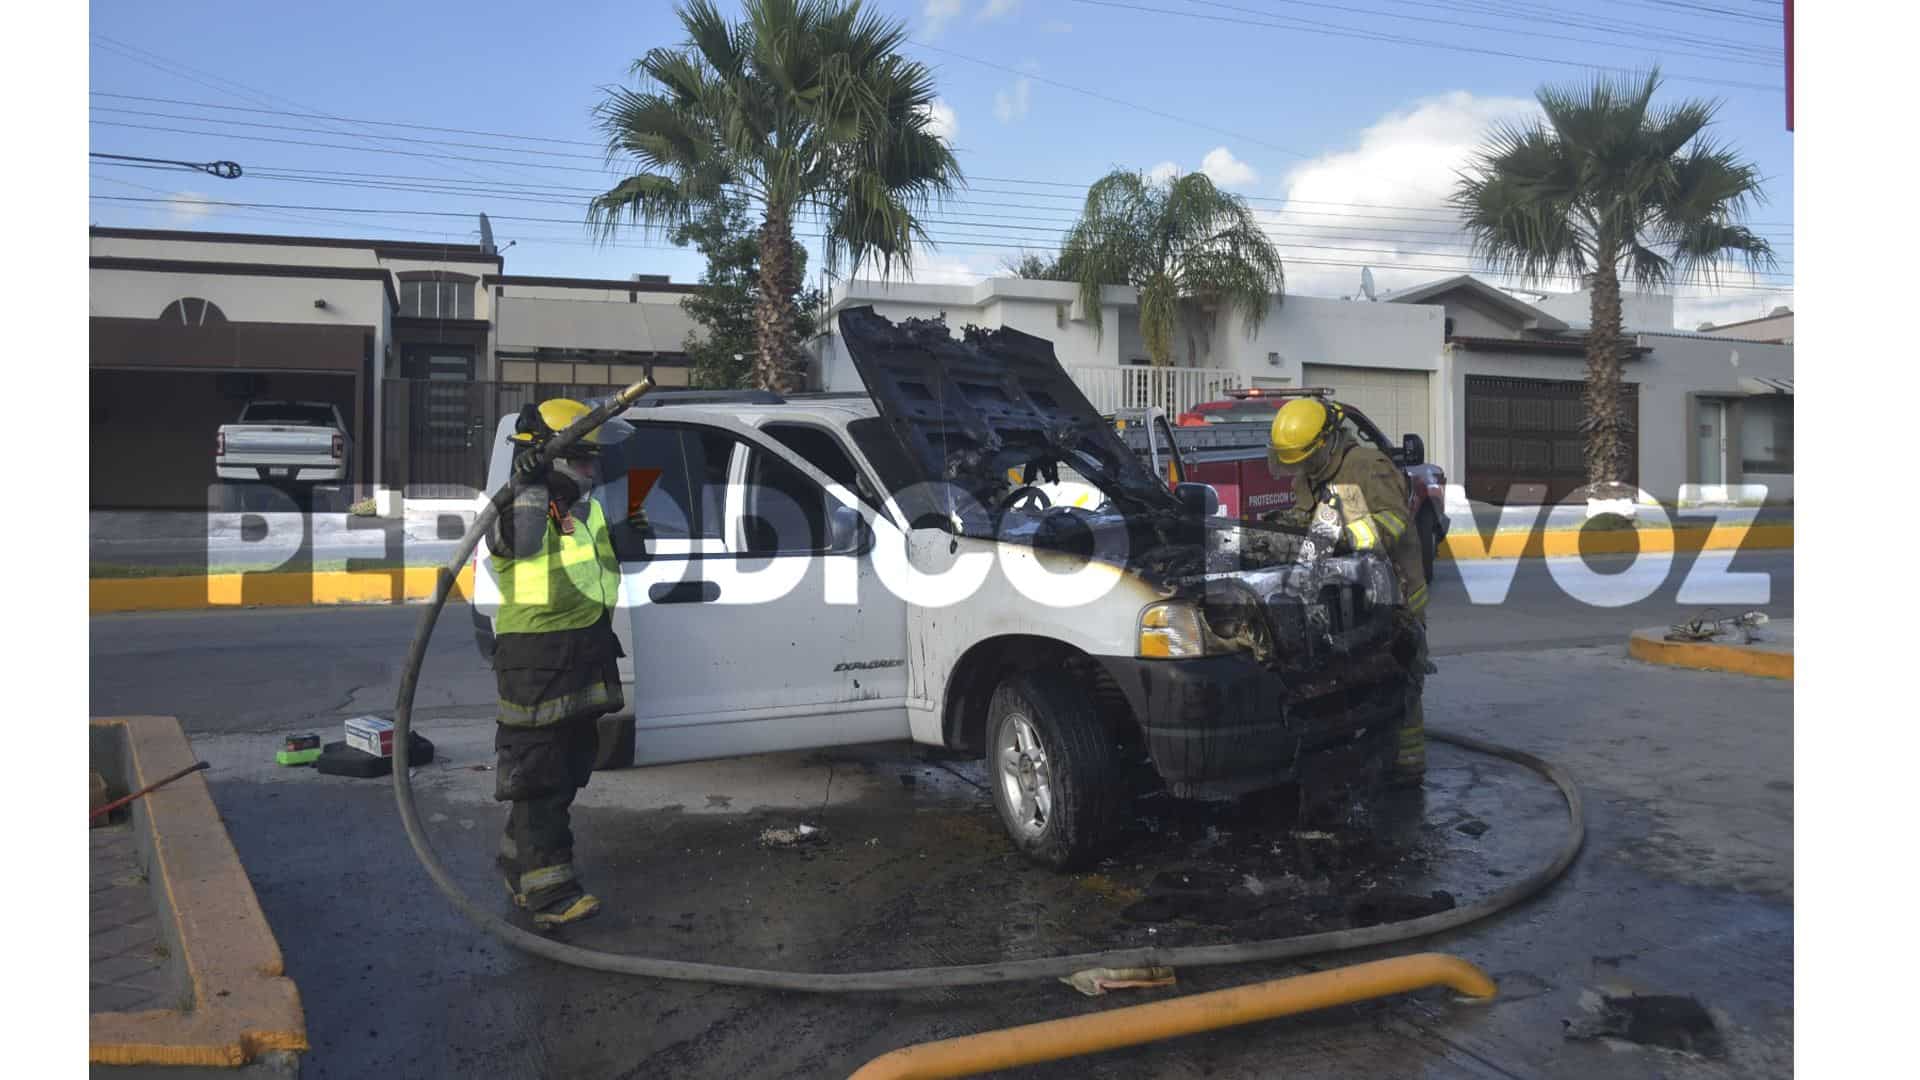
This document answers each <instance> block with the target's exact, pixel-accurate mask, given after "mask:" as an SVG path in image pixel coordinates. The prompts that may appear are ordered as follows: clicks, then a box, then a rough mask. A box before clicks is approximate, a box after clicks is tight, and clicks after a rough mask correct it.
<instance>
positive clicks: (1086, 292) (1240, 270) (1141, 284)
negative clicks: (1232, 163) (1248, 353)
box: [1056, 169, 1286, 367]
mask: <svg viewBox="0 0 1920 1080" xmlns="http://www.w3.org/2000/svg"><path fill="white" fill-rule="evenodd" d="M1056 265H1057V266H1058V267H1059V269H1060V271H1061V272H1062V273H1063V274H1065V275H1066V276H1068V277H1069V278H1070V280H1073V281H1077V282H1078V283H1079V285H1080V300H1081V305H1082V306H1083V307H1085V308H1086V310H1087V317H1088V318H1089V319H1091V320H1092V321H1093V325H1094V327H1095V329H1099V328H1100V287H1101V286H1102V285H1133V286H1135V287H1137V288H1138V289H1139V290H1140V337H1141V339H1142V340H1143V342H1144V343H1145V345H1146V349H1147V356H1148V358H1149V359H1151V360H1152V361H1153V363H1154V364H1155V365H1156V366H1160V367H1165V366H1166V365H1168V364H1170V363H1171V362H1172V360H1173V334H1174V331H1175V329H1176V328H1177V327H1178V326H1179V324H1180V314H1181V311H1180V309H1181V306H1182V305H1183V304H1185V303H1194V302H1197V303H1201V304H1219V303H1224V304H1227V305H1228V306H1230V307H1234V308H1238V309H1239V310H1240V311H1241V312H1242V314H1243V315H1244V316H1245V318H1246V321H1247V332H1248V333H1249V334H1251V333H1252V332H1254V331H1255V330H1257V329H1259V327H1260V324H1261V322H1263V321H1264V320H1265V319H1266V317H1267V305H1268V304H1269V303H1271V302H1272V301H1273V299H1274V297H1275V296H1276V295H1278V294H1279V293H1280V292H1281V291H1283V290H1284V289H1285V287H1286V273H1285V270H1284V269H1283V268H1282V267H1281V265H1280V253H1279V252H1278V251H1275V250H1274V247H1273V242H1272V241H1271V240H1269V239H1267V235H1266V233H1264V232H1262V231H1261V230H1260V226H1259V223H1258V222H1256V221H1255V220H1254V217H1253V212H1252V211H1251V210H1248V209H1247V204H1246V202H1245V201H1244V200H1242V199H1241V198H1240V197H1239V196H1237V195H1233V194H1231V193H1230V192H1225V191H1221V190H1220V189H1219V188H1217V187H1215V186H1213V181H1212V180H1210V179H1208V177H1207V175H1206V174H1205V173H1187V174H1185V175H1183V176H1176V177H1173V178H1171V179H1169V180H1167V181H1165V182H1161V183H1155V182H1154V181H1152V180H1149V179H1148V178H1147V177H1146V176H1145V175H1143V174H1141V173H1137V172H1129V171H1127V170H1125V169H1116V170H1114V171H1113V172H1111V173H1108V174H1107V175H1106V176H1104V177H1101V178H1100V179H1099V180H1098V181H1097V182H1095V183H1094V185H1093V187H1091V188H1089V189H1088V190H1087V202H1086V206H1085V208H1084V209H1082V210H1081V212H1080V220H1079V221H1077V222H1075V223H1074V225H1073V228H1072V229H1070V230H1068V232H1067V236H1066V240H1065V242H1064V243H1063V244H1062V245H1061V249H1060V258H1059V260H1058V262H1057V264H1056Z"/></svg>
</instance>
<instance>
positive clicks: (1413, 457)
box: [1400, 435, 1427, 465]
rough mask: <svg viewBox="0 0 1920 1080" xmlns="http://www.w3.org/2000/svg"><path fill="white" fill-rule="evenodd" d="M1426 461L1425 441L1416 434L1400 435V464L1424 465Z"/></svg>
mask: <svg viewBox="0 0 1920 1080" xmlns="http://www.w3.org/2000/svg"><path fill="white" fill-rule="evenodd" d="M1426 463H1427V443H1426V440H1425V439H1422V438H1421V437H1420V436H1418V435H1402V436H1400V464H1402V465H1425V464H1426Z"/></svg>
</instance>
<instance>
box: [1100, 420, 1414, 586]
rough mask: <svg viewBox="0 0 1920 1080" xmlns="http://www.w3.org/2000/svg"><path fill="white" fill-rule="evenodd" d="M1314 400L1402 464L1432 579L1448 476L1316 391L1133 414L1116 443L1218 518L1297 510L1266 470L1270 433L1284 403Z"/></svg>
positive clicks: (1406, 442) (1408, 444) (1282, 479)
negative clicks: (1197, 490)
mask: <svg viewBox="0 0 1920 1080" xmlns="http://www.w3.org/2000/svg"><path fill="white" fill-rule="evenodd" d="M1301 396H1313V397H1321V398H1326V399H1327V400H1328V401H1329V403H1331V404H1337V405H1339V406H1340V408H1341V410H1342V411H1343V412H1344V413H1345V415H1346V424H1347V429H1348V433H1349V434H1350V435H1351V436H1353V437H1354V438H1356V439H1359V440H1360V441H1362V442H1366V443H1370V444H1372V445H1374V446H1376V447H1378V448H1380V450H1382V451H1383V452H1385V453H1386V455H1387V456H1388V457H1390V458H1392V459H1393V460H1394V461H1395V462H1396V463H1398V464H1399V466H1400V468H1401V470H1402V472H1403V473H1404V474H1405V475H1406V478H1407V516H1408V520H1410V521H1413V522H1414V523H1415V524H1416V526H1417V527H1418V528H1419V531H1420V547H1421V556H1422V561H1423V562H1424V563H1425V564H1426V569H1427V576H1428V578H1429V579H1431V578H1432V576H1433V558H1434V553H1435V552H1436V551H1438V550H1439V547H1440V541H1441V540H1442V539H1444V538H1445V537H1446V535H1447V529H1448V527H1449V525H1450V524H1451V522H1450V521H1449V520H1448V518H1447V513H1446V500H1447V496H1446V483H1447V477H1446V473H1445V472H1444V471H1442V470H1441V468H1440V466H1438V465H1434V464H1430V463H1429V462H1428V461H1427V459H1426V458H1427V450H1426V443H1425V441H1424V440H1422V439H1421V438H1420V436H1418V435H1411V434H1409V435H1403V436H1401V439H1400V442H1399V444H1398V445H1395V444H1394V443H1391V442H1389V441H1388V440H1387V437H1386V436H1385V435H1383V434H1382V433H1381V431H1380V428H1379V427H1378V426H1377V425H1375V424H1374V422H1373V421H1372V420H1370V419H1368V418H1367V414H1366V413H1363V412H1361V411H1360V410H1359V409H1356V408H1354V407H1353V406H1351V405H1348V404H1345V403H1344V402H1335V401H1333V399H1332V391H1330V390H1325V389H1319V388H1306V387H1303V388H1300V389H1286V390H1268V389H1250V390H1235V391H1231V392H1230V396H1229V397H1228V398H1226V399H1225V400H1221V401H1207V402H1202V403H1201V404H1199V405H1196V406H1194V407H1193V409H1192V410H1191V411H1189V412H1185V413H1181V414H1180V418H1179V422H1178V423H1172V424H1170V423H1168V422H1167V417H1166V414H1165V413H1164V412H1162V411H1161V410H1159V409H1133V410H1128V411H1124V412H1120V413H1116V414H1114V416H1113V417H1112V419H1113V422H1114V427H1115V428H1116V429H1117V430H1118V431H1119V432H1120V436H1121V438H1122V439H1123V440H1124V441H1125V442H1126V444H1127V445H1128V447H1129V448H1131V449H1132V450H1133V452H1134V453H1135V454H1138V455H1140V458H1141V460H1142V461H1143V462H1145V463H1146V464H1147V466H1148V467H1149V468H1151V469H1152V470H1154V473H1155V474H1156V475H1158V476H1163V477H1165V478H1166V480H1167V484H1168V486H1169V487H1171V486H1173V485H1175V484H1180V483H1196V484H1207V485H1209V486H1211V487H1212V488H1213V489H1214V490H1215V491H1216V492H1218V493H1219V495H1220V513H1221V514H1222V515H1223V516H1226V517H1236V518H1258V517H1259V516H1260V515H1262V514H1266V513H1271V512H1273V511H1275V510H1284V509H1287V508H1288V507H1290V506H1292V505H1293V503H1294V496H1293V478H1292V477H1291V476H1279V477H1276V476H1274V475H1273V474H1272V473H1271V472H1269V471H1268V469H1267V431H1268V428H1269V427H1270V426H1271V425H1272V423H1273V414H1274V412H1275V410H1277V409H1279V408H1280V406H1282V405H1284V404H1286V402H1287V400H1288V399H1289V398H1295V397H1301Z"/></svg>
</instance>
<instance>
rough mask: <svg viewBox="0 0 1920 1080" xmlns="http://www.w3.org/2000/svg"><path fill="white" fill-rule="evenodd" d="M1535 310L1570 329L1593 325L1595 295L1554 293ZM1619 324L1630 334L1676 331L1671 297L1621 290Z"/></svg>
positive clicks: (1629, 288) (1628, 288)
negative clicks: (1641, 331) (1550, 316)
mask: <svg viewBox="0 0 1920 1080" xmlns="http://www.w3.org/2000/svg"><path fill="white" fill-rule="evenodd" d="M1533 306H1534V307H1537V308H1539V309H1540V310H1541V311H1544V312H1546V313H1547V314H1549V315H1552V316H1553V317H1555V318H1557V319H1559V320H1561V321H1562V322H1564V323H1566V324H1567V325H1568V326H1570V327H1576V328H1584V327H1587V326H1591V325H1592V324H1593V294H1592V293H1590V292H1588V291H1587V290H1585V289H1582V290H1581V291H1579V292H1573V293H1552V294H1550V295H1548V296H1547V297H1546V298H1545V299H1542V300H1536V301H1534V302H1533ZM1620 324H1621V325H1622V326H1624V327H1625V328H1626V329H1627V330H1629V331H1633V330H1649V331H1667V330H1672V329H1673V296H1672V295H1671V294H1669V293H1652V292H1641V291H1639V290H1637V289H1635V288H1634V287H1633V286H1632V285H1627V284H1622V285H1621V286H1620Z"/></svg>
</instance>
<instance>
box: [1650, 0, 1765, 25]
mask: <svg viewBox="0 0 1920 1080" xmlns="http://www.w3.org/2000/svg"><path fill="white" fill-rule="evenodd" d="M1617 2H1619V3H1623V4H1632V5H1633V6H1634V7H1642V8H1652V9H1653V10H1655V11H1672V12H1675V13H1678V14H1681V15H1687V16H1691V17H1693V18H1716V19H1717V18H1729V19H1743V20H1747V21H1750V22H1757V23H1772V24H1773V25H1775V26H1779V25H1780V24H1781V22H1782V20H1781V19H1780V17H1779V16H1777V15H1758V14H1755V13H1753V12H1749V11H1735V10H1734V9H1732V8H1724V7H1719V6H1717V5H1714V4H1699V3H1692V2H1690V0H1617Z"/></svg>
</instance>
